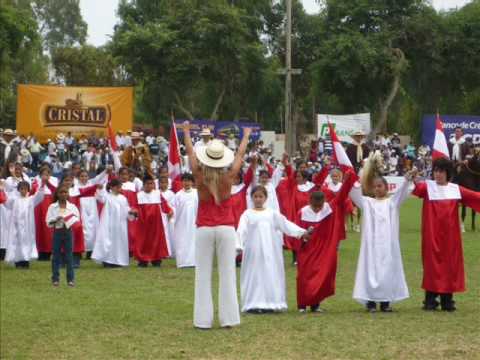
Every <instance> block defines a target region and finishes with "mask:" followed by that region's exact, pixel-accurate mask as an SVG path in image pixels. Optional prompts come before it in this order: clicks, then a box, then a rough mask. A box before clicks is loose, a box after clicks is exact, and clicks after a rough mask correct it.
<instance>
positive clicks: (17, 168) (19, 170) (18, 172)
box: [15, 165, 22, 178]
mask: <svg viewBox="0 0 480 360" xmlns="http://www.w3.org/2000/svg"><path fill="white" fill-rule="evenodd" d="M15 176H16V177H17V178H19V177H21V176H22V167H21V166H20V165H15Z"/></svg>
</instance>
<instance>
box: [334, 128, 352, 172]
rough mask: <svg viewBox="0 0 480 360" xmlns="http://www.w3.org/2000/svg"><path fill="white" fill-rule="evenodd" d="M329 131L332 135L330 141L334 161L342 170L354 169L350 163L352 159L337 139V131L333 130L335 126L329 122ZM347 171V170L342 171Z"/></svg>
mask: <svg viewBox="0 0 480 360" xmlns="http://www.w3.org/2000/svg"><path fill="white" fill-rule="evenodd" d="M328 129H329V133H330V139H331V141H332V145H333V159H334V161H335V162H336V163H337V164H338V165H339V166H340V167H342V168H351V169H353V165H352V163H351V162H350V159H349V158H348V156H347V153H346V152H345V149H344V148H343V146H342V143H341V142H340V140H339V139H338V137H337V134H336V133H335V129H334V128H333V125H332V124H331V123H330V122H328ZM342 170H346V169H342Z"/></svg>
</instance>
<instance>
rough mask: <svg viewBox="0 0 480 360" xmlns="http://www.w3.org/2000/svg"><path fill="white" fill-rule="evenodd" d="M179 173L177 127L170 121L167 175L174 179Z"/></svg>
mask: <svg viewBox="0 0 480 360" xmlns="http://www.w3.org/2000/svg"><path fill="white" fill-rule="evenodd" d="M179 175H180V147H179V145H178V136H177V127H176V126H175V122H173V121H172V126H171V127H170V144H169V147H168V176H169V178H170V179H171V180H172V181H174V180H175V179H176V178H177V176H179Z"/></svg>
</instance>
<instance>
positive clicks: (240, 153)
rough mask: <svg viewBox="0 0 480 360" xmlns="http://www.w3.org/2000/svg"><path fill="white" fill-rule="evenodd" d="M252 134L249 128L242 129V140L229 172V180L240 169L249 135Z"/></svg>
mask: <svg viewBox="0 0 480 360" xmlns="http://www.w3.org/2000/svg"><path fill="white" fill-rule="evenodd" d="M251 133H252V129H251V128H244V129H243V138H242V142H241V143H240V146H239V147H238V151H237V154H236V155H235V159H234V160H233V164H232V167H231V169H230V171H229V176H230V177H231V178H233V177H235V176H236V175H237V174H238V172H239V171H240V169H241V168H242V163H243V157H244V156H245V151H247V145H248V139H249V138H250V134H251Z"/></svg>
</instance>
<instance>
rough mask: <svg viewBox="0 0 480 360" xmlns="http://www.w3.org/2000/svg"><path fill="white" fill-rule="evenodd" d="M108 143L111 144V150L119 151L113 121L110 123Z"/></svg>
mask: <svg viewBox="0 0 480 360" xmlns="http://www.w3.org/2000/svg"><path fill="white" fill-rule="evenodd" d="M107 131H108V142H109V143H110V149H112V150H113V151H117V140H116V139H115V133H114V132H113V129H112V120H110V121H109V122H108V128H107Z"/></svg>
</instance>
